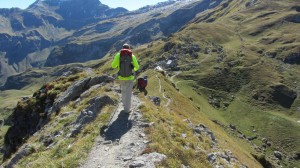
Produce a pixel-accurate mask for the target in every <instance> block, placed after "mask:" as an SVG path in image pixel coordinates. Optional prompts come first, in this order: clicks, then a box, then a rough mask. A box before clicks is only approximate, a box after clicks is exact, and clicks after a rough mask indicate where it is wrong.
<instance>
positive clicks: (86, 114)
mask: <svg viewBox="0 0 300 168" xmlns="http://www.w3.org/2000/svg"><path fill="white" fill-rule="evenodd" d="M89 104H90V105H89V106H88V107H87V108H86V109H83V110H82V111H81V112H80V114H79V116H78V117H77V119H76V121H75V122H74V123H73V128H71V134H70V136H75V135H77V134H78V133H79V132H80V131H81V130H82V128H84V126H85V125H87V124H89V123H90V122H92V121H93V120H95V118H96V117H97V115H98V114H99V113H100V112H101V109H102V108H103V107H104V106H106V105H109V104H114V101H113V100H112V99H111V98H110V97H109V96H107V95H104V96H101V97H95V98H93V99H91V100H89Z"/></svg>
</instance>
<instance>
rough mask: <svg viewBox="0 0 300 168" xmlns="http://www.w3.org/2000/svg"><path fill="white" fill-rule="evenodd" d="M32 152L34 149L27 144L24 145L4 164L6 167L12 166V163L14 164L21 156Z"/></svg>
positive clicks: (10, 167)
mask: <svg viewBox="0 0 300 168" xmlns="http://www.w3.org/2000/svg"><path fill="white" fill-rule="evenodd" d="M33 152H34V149H33V148H32V147H30V146H29V145H25V146H24V148H22V149H21V150H20V151H19V152H18V153H17V154H16V155H15V156H14V157H13V158H12V159H11V160H10V162H9V163H8V164H7V165H6V166H5V167H7V168H12V167H14V164H16V163H17V162H18V161H19V160H21V159H22V158H23V157H25V156H28V155H30V154H31V153H33Z"/></svg>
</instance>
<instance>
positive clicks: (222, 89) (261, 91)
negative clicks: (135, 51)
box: [139, 1, 300, 167]
mask: <svg viewBox="0 0 300 168" xmlns="http://www.w3.org/2000/svg"><path fill="white" fill-rule="evenodd" d="M248 2H250V1H227V2H226V3H224V4H223V5H222V6H220V7H218V8H217V9H215V10H210V11H207V12H206V13H205V14H202V15H199V16H198V18H196V19H195V20H194V21H193V22H191V23H190V24H188V25H187V26H185V27H184V28H182V29H181V31H180V32H178V33H175V34H173V35H172V36H171V37H170V38H168V39H167V40H165V41H160V42H157V43H154V44H152V45H149V46H148V49H147V48H146V47H145V49H141V51H139V52H140V55H141V57H142V58H143V61H144V62H145V63H147V65H148V64H150V67H153V68H154V67H155V66H156V65H159V64H160V63H159V62H160V61H165V62H166V61H167V60H168V59H172V57H176V58H177V59H178V68H177V70H180V71H181V73H180V74H179V75H178V76H177V78H176V80H175V82H174V84H175V85H176V86H177V87H178V89H179V90H180V91H181V92H182V93H183V94H184V95H186V96H187V97H190V98H191V99H192V100H193V102H194V103H195V105H196V106H198V107H200V108H201V111H203V112H204V113H205V114H206V115H207V116H208V117H209V118H211V119H212V120H218V121H220V122H221V123H223V124H224V125H226V126H227V127H228V126H229V125H230V124H232V125H235V126H236V128H237V129H238V130H239V132H240V133H241V135H244V138H242V139H244V140H243V141H245V142H247V144H248V146H252V148H253V149H255V150H254V151H253V152H252V153H253V155H256V156H257V158H259V157H264V158H265V159H266V160H268V161H267V162H269V163H270V164H272V165H273V166H275V167H277V166H279V165H282V166H283V167H295V166H297V165H299V158H298V155H299V152H300V148H299V147H300V141H299V139H300V134H299V132H300V124H299V122H298V121H299V119H300V113H299V107H300V98H299V94H300V90H299V86H298V83H299V82H300V78H299V75H297V72H299V70H300V66H299V62H298V59H299V57H297V56H295V55H297V54H298V55H299V52H300V50H299V46H300V45H299V39H300V38H299V35H300V33H299V30H300V25H299V9H298V8H299V7H298V6H297V2H296V1H285V2H282V1H253V2H255V3H254V4H251V3H248ZM195 48H196V49H195ZM293 55H294V57H293ZM149 57H150V58H149ZM291 57H293V59H291ZM151 65H152V66H151ZM170 75H172V73H170ZM226 130H228V131H229V132H230V134H232V132H231V130H230V129H227V128H226ZM234 136H237V135H236V134H234ZM249 138H250V139H252V138H254V139H253V140H247V139H249ZM263 139H267V140H269V141H270V143H271V145H270V146H267V147H264V146H265V145H264V143H263ZM246 148H247V147H246ZM274 151H280V152H282V153H283V159H282V160H279V161H278V160H277V159H275V157H274ZM267 165H268V164H266V167H267Z"/></svg>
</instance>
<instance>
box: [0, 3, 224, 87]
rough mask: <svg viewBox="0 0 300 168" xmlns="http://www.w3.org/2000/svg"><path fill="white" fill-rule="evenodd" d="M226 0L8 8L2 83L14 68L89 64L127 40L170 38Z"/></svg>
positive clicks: (45, 5) (132, 42)
mask: <svg viewBox="0 0 300 168" xmlns="http://www.w3.org/2000/svg"><path fill="white" fill-rule="evenodd" d="M221 2H222V1H220V0H209V1H197V0H193V1H187V0H183V1H170V2H166V3H161V4H158V5H154V6H150V7H145V8H141V9H140V10H136V11H133V12H128V11H127V10H125V9H122V8H117V9H111V8H109V7H108V6H106V5H103V4H101V3H100V2H99V1H98V0H89V1H84V3H83V1H81V0H72V1H59V0H49V1H48V0H47V1H36V2H35V3H34V4H33V5H31V6H30V7H29V8H28V9H26V10H19V9H10V10H9V9H3V10H2V12H0V13H1V18H3V19H2V20H4V21H5V22H3V23H2V24H1V26H3V27H5V29H4V32H3V33H1V35H2V36H0V39H1V41H2V42H3V44H5V45H3V48H0V51H2V53H1V55H2V56H1V57H2V58H3V59H6V60H7V62H2V66H1V74H2V75H3V76H2V79H1V81H2V84H4V82H5V80H6V77H8V76H10V75H11V72H15V73H16V72H23V71H25V70H26V69H28V68H30V67H43V66H57V65H61V64H67V63H72V62H86V61H89V60H94V59H98V58H102V57H103V56H105V55H106V54H108V53H110V52H115V51H116V50H118V49H119V46H120V44H122V43H124V42H128V43H131V44H132V45H140V44H144V43H147V42H150V41H152V40H156V39H160V38H163V37H167V36H168V35H170V34H171V33H174V32H176V31H177V30H179V29H180V28H181V27H182V26H183V25H185V24H186V23H187V22H189V21H190V20H191V19H193V18H194V17H195V16H196V14H197V13H199V12H203V11H205V10H207V9H210V8H214V7H216V6H217V5H219V4H220V3H221ZM82 3H83V4H82ZM149 9H151V10H149ZM87 11H88V12H87ZM182 16H185V17H182ZM178 17H181V18H182V19H181V20H180V21H178V20H177V18H178ZM2 42H1V43H2ZM16 47H17V48H16ZM2 72H3V73H2ZM1 81H0V82H1Z"/></svg>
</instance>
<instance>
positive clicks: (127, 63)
mask: <svg viewBox="0 0 300 168" xmlns="http://www.w3.org/2000/svg"><path fill="white" fill-rule="evenodd" d="M131 62H132V52H131V51H130V50H129V49H122V50H121V51H120V71H119V73H118V74H119V75H120V76H122V77H129V76H131V75H133V73H132V69H133V65H132V64H131Z"/></svg>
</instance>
